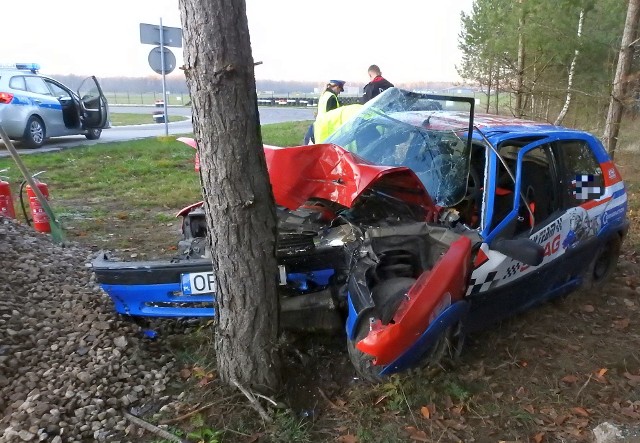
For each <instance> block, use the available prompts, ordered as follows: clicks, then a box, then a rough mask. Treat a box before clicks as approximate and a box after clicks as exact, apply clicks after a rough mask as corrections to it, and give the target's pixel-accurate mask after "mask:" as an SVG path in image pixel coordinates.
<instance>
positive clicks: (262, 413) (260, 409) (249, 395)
mask: <svg viewBox="0 0 640 443" xmlns="http://www.w3.org/2000/svg"><path fill="white" fill-rule="evenodd" d="M231 383H232V384H233V385H234V386H235V387H236V388H238V389H240V392H242V393H243V394H244V396H245V397H247V399H248V400H249V402H250V403H251V406H253V408H254V409H255V410H256V411H258V414H260V417H261V418H262V420H264V421H265V422H266V423H273V419H272V418H271V417H270V416H269V414H267V411H265V410H264V408H263V407H262V406H260V403H258V400H257V399H256V397H255V396H254V395H253V394H252V393H251V391H249V390H248V389H246V388H244V387H243V386H242V385H241V384H240V383H238V381H237V380H236V379H235V378H232V379H231ZM260 397H263V396H262V395H260ZM263 398H264V397H263ZM268 400H269V401H271V402H272V403H275V402H274V401H273V400H271V399H268Z"/></svg>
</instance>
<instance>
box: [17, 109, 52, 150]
mask: <svg viewBox="0 0 640 443" xmlns="http://www.w3.org/2000/svg"><path fill="white" fill-rule="evenodd" d="M46 135H47V131H46V129H45V127H44V123H43V122H42V119H40V117H38V116H35V115H32V116H31V117H29V120H28V121H27V127H26V128H25V129H24V137H23V140H22V141H23V142H24V144H25V146H27V147H28V148H34V149H35V148H39V147H40V146H42V145H43V144H44V140H45V137H46Z"/></svg>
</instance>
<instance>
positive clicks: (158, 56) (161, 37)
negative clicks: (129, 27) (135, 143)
mask: <svg viewBox="0 0 640 443" xmlns="http://www.w3.org/2000/svg"><path fill="white" fill-rule="evenodd" d="M140 43H143V44H148V45H159V46H157V47H155V48H153V49H152V50H151V52H150V53H149V66H151V69H153V70H154V71H155V72H157V73H158V74H161V75H162V103H163V105H162V106H163V112H164V135H165V136H166V135H169V115H168V112H167V111H168V106H167V81H166V74H170V73H171V72H172V71H173V70H174V69H175V67H176V57H175V56H174V55H173V52H171V50H170V49H168V48H166V47H165V46H172V47H176V48H181V47H182V29H180V28H170V27H167V26H164V27H163V26H162V17H160V26H156V25H149V24H146V23H140Z"/></svg>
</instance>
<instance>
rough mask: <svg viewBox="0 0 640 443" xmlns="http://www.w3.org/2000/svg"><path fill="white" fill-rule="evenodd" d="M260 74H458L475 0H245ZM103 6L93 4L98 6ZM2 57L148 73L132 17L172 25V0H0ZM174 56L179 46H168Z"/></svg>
mask: <svg viewBox="0 0 640 443" xmlns="http://www.w3.org/2000/svg"><path fill="white" fill-rule="evenodd" d="M246 2H247V15H248V17H249V31H250V33H251V43H252V48H253V57H254V60H256V61H262V62H263V65H260V66H257V67H256V77H257V78H258V79H275V80H305V81H320V82H323V81H326V80H328V79H342V80H347V81H358V82H365V81H368V79H367V73H366V69H367V67H368V66H369V65H370V64H372V63H376V64H378V65H379V66H380V68H381V69H382V72H383V75H384V76H385V77H387V78H388V79H389V80H391V81H392V82H394V81H395V82H411V81H442V80H458V76H457V73H456V70H455V66H456V64H458V63H459V62H460V52H459V51H458V49H457V43H458V34H459V32H460V12H461V11H462V10H464V11H466V12H468V11H470V9H471V5H472V3H473V0H449V1H448V2H443V1H436V0H396V1H393V0H391V1H389V0H386V1H381V0H343V1H331V0H246ZM98 5H101V6H98ZM2 17H3V20H2V26H0V42H2V44H1V45H0V63H10V62H37V63H40V65H41V66H42V70H41V72H42V73H43V74H49V75H53V74H80V75H85V74H86V75H88V74H94V75H97V76H98V77H107V76H121V75H122V76H136V77H138V76H150V75H151V76H153V75H156V74H154V72H153V71H152V70H151V68H150V67H149V65H148V62H147V57H148V54H149V51H150V50H151V49H152V46H150V45H143V44H141V43H140V31H139V23H151V24H158V23H159V20H160V17H162V20H163V24H164V25H165V26H172V27H180V12H179V9H178V0H110V1H105V2H95V1H88V0H66V1H62V2H60V1H51V0H29V1H8V0H3V2H2ZM171 49H172V51H173V52H174V54H175V55H176V58H177V64H178V66H180V65H181V64H182V49H180V48H171Z"/></svg>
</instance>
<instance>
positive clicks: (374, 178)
mask: <svg viewBox="0 0 640 443" xmlns="http://www.w3.org/2000/svg"><path fill="white" fill-rule="evenodd" d="M474 104H475V102H474V99H472V98H464V97H448V96H438V95H430V94H421V93H415V92H409V91H404V90H401V89H398V88H391V89H389V90H387V91H385V92H384V93H382V94H381V95H380V96H378V97H376V99H374V100H372V101H370V102H368V103H367V104H366V105H365V106H363V107H362V109H361V110H360V112H359V113H358V114H356V115H355V116H354V117H353V118H351V119H350V120H349V121H348V122H346V123H345V124H344V125H342V126H341V127H340V128H339V129H338V130H337V131H336V132H335V133H334V134H332V135H331V136H330V137H329V138H328V139H327V140H326V141H325V143H323V144H320V145H311V146H300V147H292V148H276V147H269V146H265V148H264V151H265V156H266V159H267V165H268V169H269V175H270V180H271V185H272V188H273V193H274V197H275V201H276V204H277V213H278V237H277V251H276V255H277V259H278V263H279V267H278V270H279V273H278V282H279V285H280V286H279V287H280V294H281V310H282V315H281V324H282V326H283V327H284V328H302V329H305V328H306V329H320V328H322V329H342V328H345V329H346V334H347V348H348V351H349V356H350V358H351V360H352V362H353V364H354V366H355V367H356V369H357V370H358V372H359V373H360V374H361V375H363V376H364V377H366V378H369V379H378V378H379V377H381V376H384V375H388V374H392V373H394V372H397V371H401V370H404V369H407V368H410V367H413V366H416V365H420V364H436V363H437V362H438V361H439V360H440V359H441V358H443V357H445V356H451V355H452V354H456V353H458V352H460V350H461V346H462V343H463V340H464V336H465V334H467V333H469V332H473V331H475V330H478V329H480V328H483V327H486V326H487V325H490V324H491V323H494V322H496V321H499V320H501V319H504V318H506V317H508V316H510V315H513V314H515V313H518V312H521V311H523V310H525V309H527V308H529V307H531V306H533V305H535V304H537V303H540V302H542V301H544V300H547V299H550V298H553V297H558V296H561V295H564V294H567V293H569V292H571V291H573V290H574V289H576V288H578V287H580V286H581V285H588V286H592V285H598V284H601V283H602V282H604V281H605V280H606V279H607V277H609V276H610V275H611V273H612V271H613V269H614V268H615V265H616V262H617V259H618V255H619V252H620V247H621V243H622V240H623V238H624V236H625V234H626V231H627V229H628V220H627V216H626V212H627V195H626V192H625V186H624V183H623V181H622V178H621V176H620V173H619V172H618V170H617V169H616V167H615V165H614V164H613V162H612V161H611V160H610V159H609V157H608V156H607V154H606V152H605V150H604V148H603V147H602V145H601V143H600V142H599V141H598V140H597V139H596V138H595V137H594V136H592V135H591V134H588V133H585V132H581V131H576V130H572V129H567V128H563V127H558V126H552V125H549V124H543V123H536V122H531V121H524V120H518V119H513V118H507V117H500V116H490V115H477V116H475V115H474ZM183 141H185V142H186V143H188V144H190V145H191V146H193V147H194V148H195V147H196V146H195V142H194V141H193V140H191V139H186V140H183ZM178 216H179V217H182V218H183V225H182V230H183V238H182V239H181V240H180V241H179V243H178V245H179V246H178V252H179V254H178V256H177V257H175V258H174V259H172V260H167V261H150V262H122V261H116V260H114V259H112V258H111V257H109V255H108V254H106V253H101V254H100V255H99V256H98V257H97V258H96V259H95V260H94V261H93V263H92V265H93V270H94V272H95V274H96V276H97V280H98V282H99V283H100V284H101V286H102V288H103V289H104V290H105V291H106V292H107V293H108V294H109V295H110V296H111V298H112V299H113V301H114V303H115V306H116V310H117V311H118V312H119V313H121V314H125V315H130V316H147V317H190V316H191V317H193V316H213V315H214V314H215V311H214V294H213V292H214V287H215V276H214V275H213V273H212V265H211V262H210V254H209V251H208V244H207V240H206V234H207V227H206V221H205V216H204V209H203V207H202V203H196V204H194V205H191V206H189V207H187V208H184V209H183V210H182V211H180V212H179V214H178Z"/></svg>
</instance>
